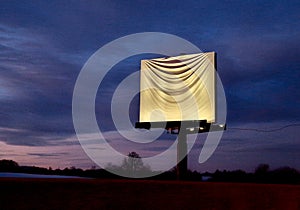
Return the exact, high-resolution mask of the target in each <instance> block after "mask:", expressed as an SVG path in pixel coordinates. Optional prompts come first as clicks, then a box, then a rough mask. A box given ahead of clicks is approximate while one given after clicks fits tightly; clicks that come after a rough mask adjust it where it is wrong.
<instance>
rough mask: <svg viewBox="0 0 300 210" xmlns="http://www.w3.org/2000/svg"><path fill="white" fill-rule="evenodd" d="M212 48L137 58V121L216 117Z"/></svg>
mask: <svg viewBox="0 0 300 210" xmlns="http://www.w3.org/2000/svg"><path fill="white" fill-rule="evenodd" d="M215 91H216V87H215V52H206V53H197V54H189V55H180V56H174V57H165V58H156V59H151V60H141V71H140V116H139V121H140V122H169V121H191V120H207V122H210V123H213V122H215V118H216V105H215V97H216V93H215Z"/></svg>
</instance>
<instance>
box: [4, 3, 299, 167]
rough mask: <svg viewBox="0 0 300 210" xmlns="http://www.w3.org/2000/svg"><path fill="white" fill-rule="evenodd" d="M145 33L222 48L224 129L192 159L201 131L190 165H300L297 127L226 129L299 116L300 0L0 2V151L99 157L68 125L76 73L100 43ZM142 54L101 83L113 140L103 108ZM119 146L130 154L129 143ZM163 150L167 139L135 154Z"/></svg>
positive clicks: (67, 160) (53, 160)
mask: <svg viewBox="0 0 300 210" xmlns="http://www.w3.org/2000/svg"><path fill="white" fill-rule="evenodd" d="M148 31H153V32H164V33H171V34H174V35H177V36H180V37H182V38H184V39H186V40H188V41H190V42H192V43H193V44H195V45H196V46H198V47H199V48H200V49H202V50H203V51H216V52H217V56H218V58H217V59H218V73H219V75H220V77H221V79H222V82H223V85H224V89H225V93H226V97H227V103H228V104H227V106H228V110H227V114H228V117H227V119H228V120H227V124H228V130H227V131H226V132H225V133H224V136H223V138H222V140H221V143H220V145H219V147H218V148H217V150H216V152H215V153H214V155H213V156H212V157H211V158H210V159H209V160H208V161H207V162H206V163H204V164H198V163H197V161H196V160H197V158H198V156H199V148H201V146H202V144H203V136H202V135H200V136H199V138H198V140H197V143H196V145H195V148H194V149H193V150H192V152H191V153H190V155H189V156H190V162H189V164H190V167H191V168H193V169H197V170H200V171H203V170H211V171H213V170H215V169H217V168H220V169H237V168H241V169H244V170H248V171H251V170H253V169H254V167H255V166H257V165H258V164H259V163H269V164H270V165H271V167H279V166H285V165H288V166H291V167H295V168H297V169H300V162H299V159H300V158H299V149H300V141H299V127H297V126H294V127H289V128H287V129H283V130H280V131H277V132H269V133H265V132H254V131H242V130H231V129H230V128H231V127H241V128H259V129H271V128H277V127H281V126H284V125H288V124H297V123H300V111H299V107H300V94H299V88H300V87H299V86H300V85H299V81H298V78H299V76H300V67H299V66H300V59H299V57H300V3H299V1H142V0H140V1H120V0H119V1H90V2H89V3H86V2H84V1H63V2H62V1H51V2H48V1H26V2H25V1H24V2H20V1H1V3H0V144H1V145H2V146H1V153H0V158H7V159H8V158H10V159H14V160H16V161H18V162H20V164H24V165H25V164H26V165H39V166H46V167H48V166H52V167H61V168H63V167H70V166H76V167H84V168H89V167H90V166H91V165H93V164H94V163H93V162H92V161H91V160H89V158H88V157H87V156H86V155H85V153H84V152H83V151H82V149H81V147H80V146H79V143H78V141H77V139H76V135H75V131H74V128H73V123H72V93H73V88H74V85H75V81H76V78H77V76H78V74H79V72H80V70H81V68H82V66H83V65H84V63H85V62H86V61H87V59H88V58H89V57H90V56H91V55H92V54H93V53H94V52H95V51H96V50H97V49H99V48H100V47H102V46H103V45H104V44H106V43H108V42H110V41H113V40H114V39H116V38H119V37H122V36H125V35H129V34H132V33H138V32H148ZM145 57H151V55H145ZM140 58H141V57H140V56H136V57H133V58H130V59H127V60H125V61H123V62H121V63H119V64H118V65H116V66H115V67H114V68H113V69H112V70H111V72H110V73H109V74H108V75H107V77H106V79H105V81H104V83H103V85H102V86H101V87H100V88H101V90H102V92H101V93H99V95H98V96H99V97H97V100H96V101H97V104H99V106H97V109H96V113H97V115H98V116H99V118H98V121H100V122H98V123H99V124H100V125H103V126H104V127H103V131H105V132H107V135H108V138H109V137H110V138H112V139H115V133H114V134H113V135H112V133H113V132H115V128H114V126H113V124H112V122H111V120H110V116H108V114H107V113H108V112H107V111H109V109H110V99H111V96H112V93H113V92H114V89H115V88H116V87H117V85H118V82H119V81H121V80H122V79H123V78H125V77H126V76H127V75H129V74H130V73H133V72H134V71H138V70H139V69H138V68H139V62H138V61H139V59H140ZM101 94H105V96H107V97H101ZM136 105H137V103H136V102H134V103H133V111H132V116H131V117H132V118H133V120H134V119H137V113H138V111H137V110H136V109H138V107H137V106H136ZM135 106H136V109H134V107H135ZM109 113H110V112H109ZM99 119H106V120H105V121H103V120H99ZM110 135H111V136H110ZM166 138H167V140H165V141H164V142H168V141H171V140H170V139H172V138H173V137H166ZM160 144H162V145H160ZM167 144H168V143H166V145H167ZM120 145H123V144H120ZM119 147H121V149H120V150H122V151H123V152H124V153H128V152H130V151H131V150H132V148H129V146H126V145H123V146H119ZM157 148H164V143H161V142H160V143H159V145H158V146H157V147H156V148H153V147H152V146H151V147H149V149H148V150H147V149H145V150H142V149H140V150H139V153H141V155H142V156H143V155H149V154H150V153H149V151H152V150H153V151H157V150H159V149H157ZM143 151H144V152H145V154H144V153H143ZM58 160H59V161H58Z"/></svg>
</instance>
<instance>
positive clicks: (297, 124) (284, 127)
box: [227, 123, 300, 133]
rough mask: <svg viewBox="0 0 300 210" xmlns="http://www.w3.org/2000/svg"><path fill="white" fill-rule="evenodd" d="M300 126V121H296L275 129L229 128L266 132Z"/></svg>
mask: <svg viewBox="0 0 300 210" xmlns="http://www.w3.org/2000/svg"><path fill="white" fill-rule="evenodd" d="M297 126H300V123H294V124H288V125H284V126H282V127H279V128H274V129H258V128H238V127H235V128H234V127H233V128H230V127H229V128H227V129H228V130H242V131H255V132H265V133H270V132H276V131H280V130H284V129H286V128H288V127H297Z"/></svg>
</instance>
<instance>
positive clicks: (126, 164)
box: [121, 152, 151, 177]
mask: <svg viewBox="0 0 300 210" xmlns="http://www.w3.org/2000/svg"><path fill="white" fill-rule="evenodd" d="M127 156H128V157H127V158H124V160H123V163H122V165H121V168H122V170H124V171H125V172H127V173H128V175H130V176H133V177H134V176H135V175H137V174H138V173H145V172H148V171H149V172H150V171H151V170H150V167H149V166H145V165H144V163H143V161H142V159H141V157H140V155H139V154H137V153H136V152H130V153H129V154H128V155H127Z"/></svg>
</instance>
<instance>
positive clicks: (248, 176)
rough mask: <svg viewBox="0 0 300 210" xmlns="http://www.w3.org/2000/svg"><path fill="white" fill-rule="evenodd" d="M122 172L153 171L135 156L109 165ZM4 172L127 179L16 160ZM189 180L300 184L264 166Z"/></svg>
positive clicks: (292, 173)
mask: <svg viewBox="0 0 300 210" xmlns="http://www.w3.org/2000/svg"><path fill="white" fill-rule="evenodd" d="M108 167H113V168H115V169H118V170H125V171H127V172H128V173H130V174H132V173H139V172H140V171H145V170H146V171H147V170H151V169H150V167H149V166H145V165H144V164H143V162H142V160H141V158H140V156H139V155H138V154H137V153H135V152H131V153H129V154H128V158H126V159H124V161H123V163H122V165H121V166H114V165H109V166H108ZM0 172H14V173H28V174H43V175H64V176H78V177H89V178H107V179H124V177H120V176H118V175H115V174H113V173H110V172H108V171H107V170H105V169H96V168H95V167H92V168H91V169H86V170H83V169H80V168H75V167H71V168H65V169H52V168H51V167H49V168H42V167H36V166H20V165H19V164H18V163H17V162H15V161H13V160H5V159H4V160H0ZM145 179H151V180H176V179H177V174H176V168H173V169H172V170H170V171H166V172H163V173H160V174H159V175H157V176H154V177H150V178H145ZM185 179H186V180H187V181H189V180H190V181H207V182H245V183H246V182H248V183H273V184H300V173H299V171H297V170H296V169H294V168H290V167H281V168H277V169H274V170H271V169H270V167H269V165H268V164H260V165H258V166H257V167H256V169H255V171H254V173H247V172H245V171H243V170H234V171H227V170H223V171H220V170H216V171H215V172H214V173H209V172H205V173H200V172H198V171H188V172H187V174H186V177H185Z"/></svg>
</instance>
